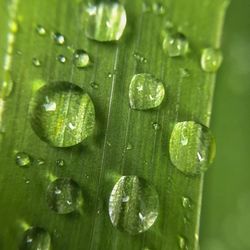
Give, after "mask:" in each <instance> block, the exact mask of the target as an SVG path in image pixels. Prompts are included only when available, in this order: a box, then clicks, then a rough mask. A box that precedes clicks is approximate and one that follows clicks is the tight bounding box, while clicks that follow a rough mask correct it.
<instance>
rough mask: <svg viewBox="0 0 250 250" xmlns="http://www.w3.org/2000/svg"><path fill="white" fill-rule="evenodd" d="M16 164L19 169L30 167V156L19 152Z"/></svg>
mask: <svg viewBox="0 0 250 250" xmlns="http://www.w3.org/2000/svg"><path fill="white" fill-rule="evenodd" d="M15 158H16V164H17V165H18V166H19V167H28V166H29V165H30V163H31V159H30V156H29V155H28V154H26V153H25V152H18V153H16V156H15Z"/></svg>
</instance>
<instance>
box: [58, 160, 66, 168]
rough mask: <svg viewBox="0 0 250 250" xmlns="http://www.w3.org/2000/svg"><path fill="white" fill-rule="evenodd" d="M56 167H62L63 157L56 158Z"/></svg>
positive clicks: (63, 163)
mask: <svg viewBox="0 0 250 250" xmlns="http://www.w3.org/2000/svg"><path fill="white" fill-rule="evenodd" d="M56 165H57V167H60V168H61V167H63V166H64V165H65V161H64V160H63V159H58V160H56Z"/></svg>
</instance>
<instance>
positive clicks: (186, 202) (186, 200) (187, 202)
mask: <svg viewBox="0 0 250 250" xmlns="http://www.w3.org/2000/svg"><path fill="white" fill-rule="evenodd" d="M181 199H182V206H183V207H184V208H191V207H192V204H191V200H190V199H189V198H188V197H184V196H183V197H182V198H181Z"/></svg>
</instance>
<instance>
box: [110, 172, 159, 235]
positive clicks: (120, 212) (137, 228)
mask: <svg viewBox="0 0 250 250" xmlns="http://www.w3.org/2000/svg"><path fill="white" fill-rule="evenodd" d="M158 209H159V198H158V194H157V192H156V190H155V188H154V187H152V186H151V185H150V184H148V183H147V182H146V181H145V180H143V179H141V178H139V177H137V176H122V177H121V178H120V179H119V180H118V182H117V183H116V184H115V186H114V188H113V190H112V192H111V194H110V198H109V216H110V219H111V222H112V224H113V225H114V226H115V227H117V228H118V229H120V230H123V231H126V232H128V233H130V234H132V235H134V234H138V233H142V232H144V231H147V230H148V229H149V228H150V227H151V226H152V225H153V224H154V223H155V220H156V218H157V216H158Z"/></svg>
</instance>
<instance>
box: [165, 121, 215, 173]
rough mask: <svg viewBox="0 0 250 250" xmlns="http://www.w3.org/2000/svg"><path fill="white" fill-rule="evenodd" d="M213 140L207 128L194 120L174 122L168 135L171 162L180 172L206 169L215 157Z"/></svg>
mask: <svg viewBox="0 0 250 250" xmlns="http://www.w3.org/2000/svg"><path fill="white" fill-rule="evenodd" d="M215 151H216V146H215V140H214V137H213V135H212V133H211V131H210V130H209V128H207V127H205V126H204V125H202V124H199V123H196V122H194V121H185V122H178V123H177V124H175V126H174V129H173V131H172V134H171V137H170V146H169V153H170V158H171V161H172V163H173V164H174V165H175V166H176V167H177V169H179V170H180V171H181V172H183V173H184V174H187V175H195V174H199V173H201V172H204V171H205V170H207V168H208V165H209V164H211V163H212V162H213V159H214V157H215Z"/></svg>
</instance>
